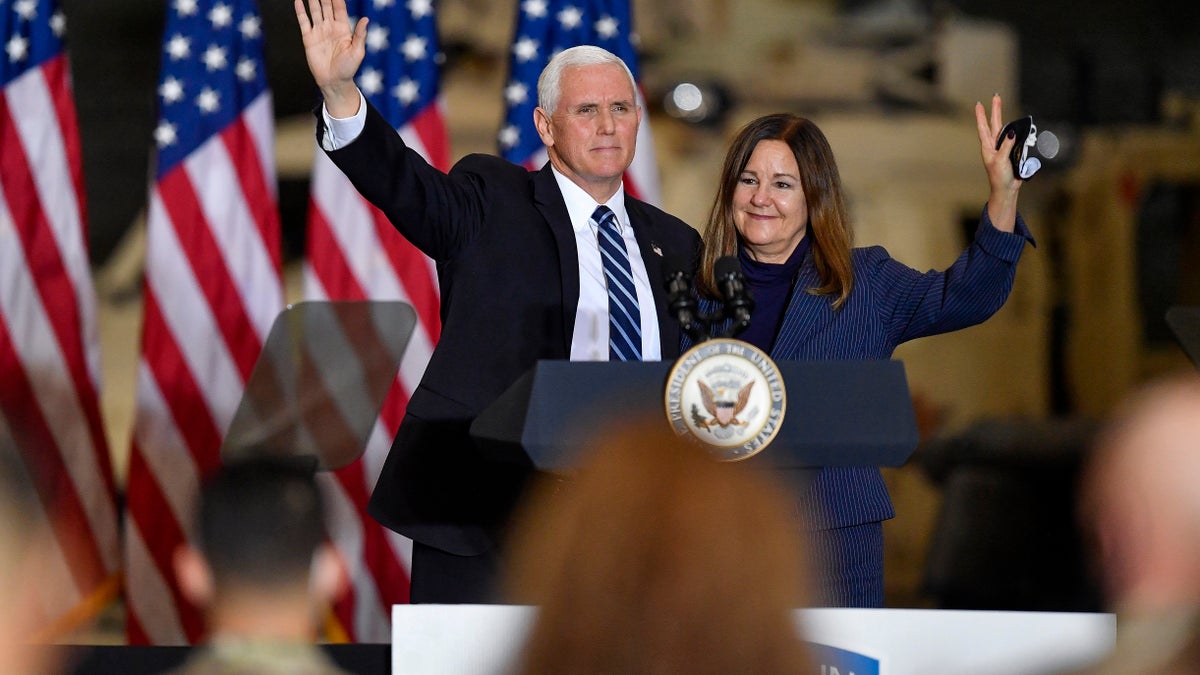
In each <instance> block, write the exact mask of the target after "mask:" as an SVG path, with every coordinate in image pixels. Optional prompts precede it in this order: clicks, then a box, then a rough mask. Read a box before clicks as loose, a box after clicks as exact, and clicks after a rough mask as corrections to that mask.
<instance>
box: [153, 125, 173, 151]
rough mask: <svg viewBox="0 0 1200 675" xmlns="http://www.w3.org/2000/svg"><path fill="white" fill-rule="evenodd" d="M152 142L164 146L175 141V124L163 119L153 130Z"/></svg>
mask: <svg viewBox="0 0 1200 675" xmlns="http://www.w3.org/2000/svg"><path fill="white" fill-rule="evenodd" d="M154 142H155V143H156V144H158V147H160V148H165V147H167V146H168V145H171V144H172V143H174V142H175V125H174V124H171V123H170V122H167V121H166V120H164V121H163V122H161V123H160V124H159V125H158V127H157V128H156V129H155V130H154Z"/></svg>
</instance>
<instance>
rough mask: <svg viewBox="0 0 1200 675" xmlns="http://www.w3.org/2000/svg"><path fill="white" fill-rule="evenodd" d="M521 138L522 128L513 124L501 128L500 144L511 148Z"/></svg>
mask: <svg viewBox="0 0 1200 675" xmlns="http://www.w3.org/2000/svg"><path fill="white" fill-rule="evenodd" d="M520 140H521V130H520V129H518V128H517V127H515V126H513V125H511V124H510V125H508V126H506V127H504V128H503V129H501V130H500V145H502V146H504V147H506V148H511V147H513V146H515V145H516V144H517V143H519V142H520Z"/></svg>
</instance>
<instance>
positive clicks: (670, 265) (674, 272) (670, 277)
mask: <svg viewBox="0 0 1200 675" xmlns="http://www.w3.org/2000/svg"><path fill="white" fill-rule="evenodd" d="M688 267H689V266H688V264H687V261H686V260H685V259H683V258H680V257H678V256H675V257H670V258H668V259H667V260H665V261H664V262H663V283H664V285H665V286H666V288H667V309H668V310H669V311H670V312H671V316H673V317H675V320H676V321H678V322H679V328H680V330H682V331H683V332H684V333H686V334H687V335H688V337H690V338H692V340H693V341H695V342H700V341H702V340H703V339H704V332H703V326H702V324H701V322H700V319H699V317H698V316H697V305H696V295H695V293H693V292H692V279H691V275H690V274H688V273H687V272H686V271H685V270H686V269H687V268H688Z"/></svg>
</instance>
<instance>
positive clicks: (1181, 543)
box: [1081, 373, 1200, 613]
mask: <svg viewBox="0 0 1200 675" xmlns="http://www.w3.org/2000/svg"><path fill="white" fill-rule="evenodd" d="M1082 494H1083V500H1082V504H1081V507H1082V508H1081V512H1082V516H1083V518H1084V520H1085V522H1086V526H1088V527H1089V528H1090V530H1091V533H1092V534H1093V535H1094V537H1095V543H1096V545H1097V547H1098V562H1099V564H1100V566H1101V570H1100V573H1101V575H1102V577H1103V579H1104V584H1105V592H1106V596H1107V599H1108V601H1109V604H1110V606H1111V607H1112V608H1113V609H1115V610H1117V611H1120V612H1130V613H1153V612H1161V611H1165V610H1171V609H1175V608H1181V607H1200V375H1197V374H1195V373H1189V374H1187V375H1184V376H1176V377H1171V378H1168V379H1163V380H1160V381H1157V382H1154V383H1152V384H1149V385H1147V386H1145V387H1144V388H1142V389H1140V390H1138V391H1137V392H1135V393H1133V394H1132V395H1131V396H1129V397H1128V398H1127V399H1126V400H1125V401H1123V402H1122V403H1121V405H1120V406H1119V407H1118V408H1117V409H1116V410H1115V411H1114V414H1113V416H1112V418H1111V419H1110V421H1109V423H1108V424H1107V426H1106V428H1105V429H1104V430H1103V431H1102V433H1101V435H1100V437H1099V438H1098V439H1097V445H1096V448H1095V454H1094V456H1093V458H1092V463H1091V465H1090V467H1089V469H1088V471H1087V473H1086V476H1085V483H1084V489H1083V493H1082Z"/></svg>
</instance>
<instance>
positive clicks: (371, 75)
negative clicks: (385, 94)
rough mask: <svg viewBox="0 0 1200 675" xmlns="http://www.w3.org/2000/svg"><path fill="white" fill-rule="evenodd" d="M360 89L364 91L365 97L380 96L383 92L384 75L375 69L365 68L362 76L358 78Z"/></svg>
mask: <svg viewBox="0 0 1200 675" xmlns="http://www.w3.org/2000/svg"><path fill="white" fill-rule="evenodd" d="M358 88H359V89H362V92H363V95H364V96H374V95H375V94H378V93H379V92H380V91H382V90H383V75H381V74H380V73H379V71H378V70H375V69H374V68H371V67H367V68H364V69H363V71H362V75H359V76H358Z"/></svg>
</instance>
